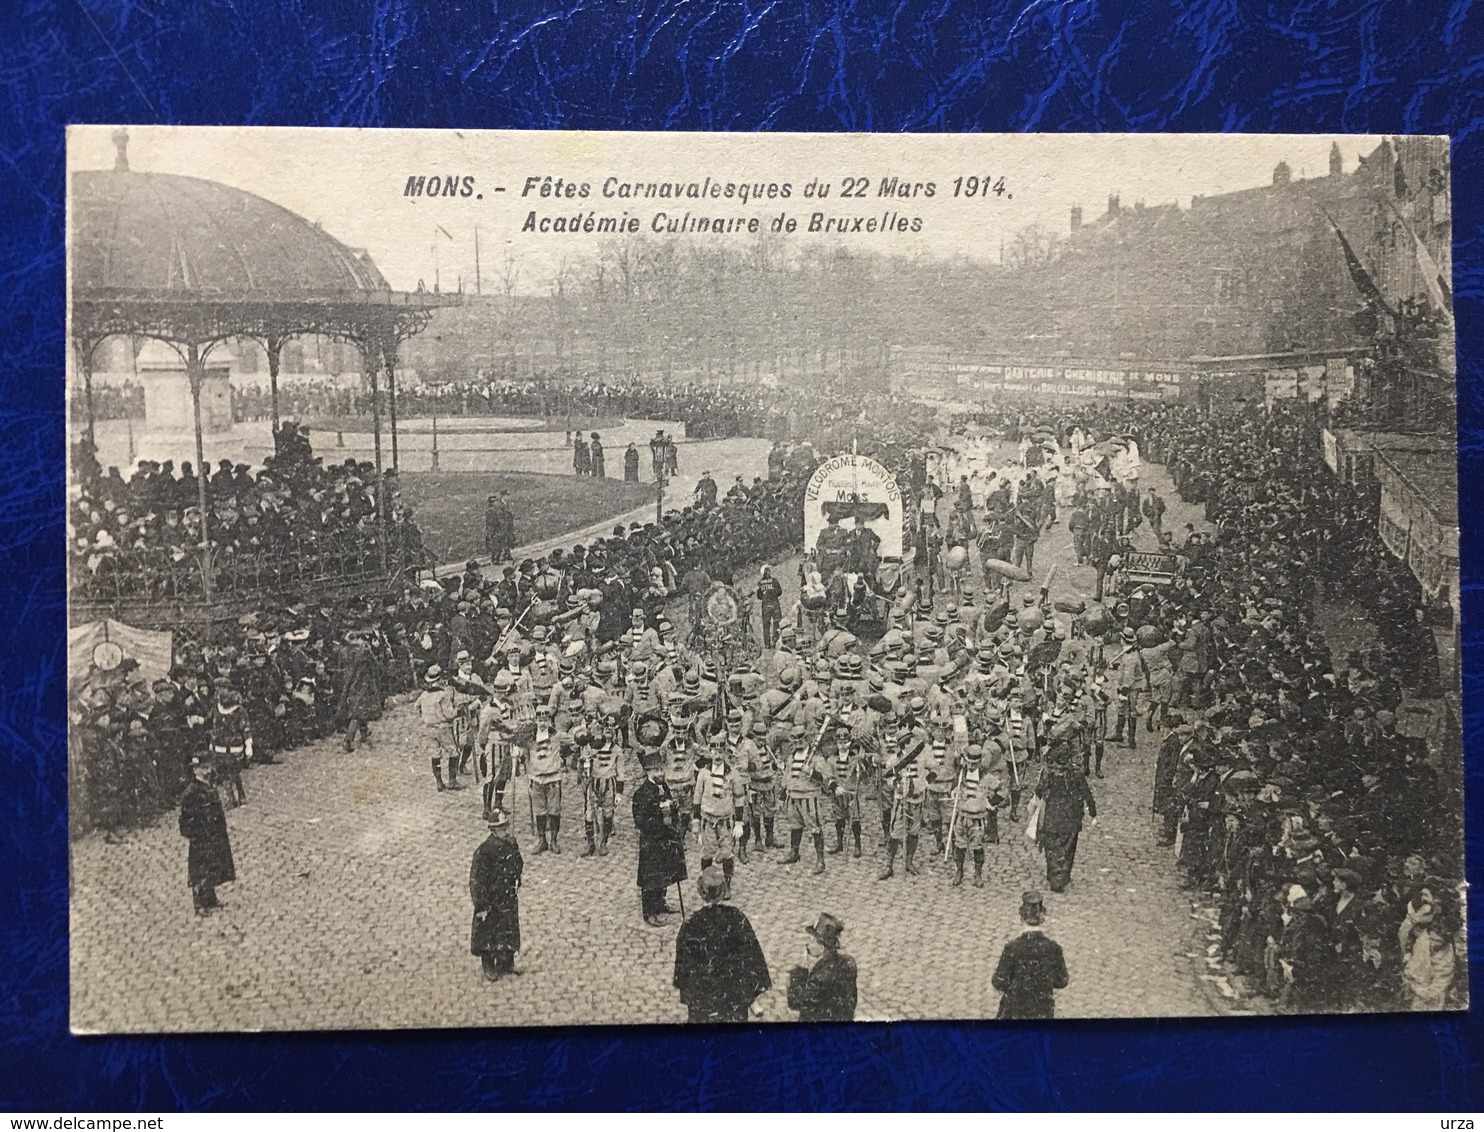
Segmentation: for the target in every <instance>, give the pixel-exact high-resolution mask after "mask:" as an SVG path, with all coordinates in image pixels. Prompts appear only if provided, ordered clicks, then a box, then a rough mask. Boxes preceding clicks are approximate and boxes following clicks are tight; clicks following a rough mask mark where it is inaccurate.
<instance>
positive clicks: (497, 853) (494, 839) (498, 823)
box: [469, 810, 525, 983]
mask: <svg viewBox="0 0 1484 1132" xmlns="http://www.w3.org/2000/svg"><path fill="white" fill-rule="evenodd" d="M485 824H486V825H488V826H489V831H490V832H489V836H488V837H487V838H485V839H484V841H483V842H481V843H480V846H479V848H477V849H475V850H474V859H473V860H472V861H471V862H470V863H469V898H470V899H471V900H472V901H473V903H474V922H473V924H472V926H471V927H470V929H469V952H470V954H473V955H477V956H479V962H480V965H481V966H482V967H483V968H484V977H485V978H486V979H488V980H489V981H490V982H492V983H493V982H496V981H497V980H498V979H499V978H500V977H501V976H503V975H518V974H520V972H519V971H517V970H516V969H515V955H516V952H518V951H519V950H520V891H519V890H520V883H521V874H522V872H524V870H525V859H524V858H523V857H522V856H521V853H520V846H519V845H518V844H516V841H515V833H514V830H513V829H512V828H511V825H510V815H509V814H507V813H506V812H505V811H504V810H496V811H495V812H493V813H492V814H491V815H490V816H489V818H488V819H487V820H486V823H485Z"/></svg>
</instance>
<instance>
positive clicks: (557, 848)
mask: <svg viewBox="0 0 1484 1132" xmlns="http://www.w3.org/2000/svg"><path fill="white" fill-rule="evenodd" d="M552 716H553V712H552V708H551V705H550V704H544V703H538V704H537V705H536V730H535V734H534V736H533V737H532V739H531V746H530V752H529V754H528V755H527V761H526V773H527V775H528V779H527V783H526V785H527V788H528V789H529V791H530V802H531V824H532V825H533V826H534V827H535V830H536V837H537V841H536V850H535V851H536V852H537V853H545V852H546V851H547V850H548V849H549V850H550V851H551V852H553V853H560V852H561V851H562V849H561V845H560V843H559V842H558V840H557V835H558V834H559V833H560V832H561V828H562V777H563V775H564V774H565V772H566V758H565V751H564V750H563V745H564V744H563V735H562V733H560V732H558V731H557V730H556V724H555V721H554V720H553V718H552Z"/></svg>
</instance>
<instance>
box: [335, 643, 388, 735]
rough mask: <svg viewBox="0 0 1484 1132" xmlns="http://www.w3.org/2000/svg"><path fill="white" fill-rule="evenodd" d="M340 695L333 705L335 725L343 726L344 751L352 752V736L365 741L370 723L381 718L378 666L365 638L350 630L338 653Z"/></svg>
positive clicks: (380, 690) (380, 674) (381, 697)
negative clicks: (340, 724) (357, 736)
mask: <svg viewBox="0 0 1484 1132" xmlns="http://www.w3.org/2000/svg"><path fill="white" fill-rule="evenodd" d="M339 667H340V695H339V697H338V698H337V700H336V702H335V721H336V722H337V723H343V724H344V725H345V749H346V750H347V751H350V750H354V748H355V738H356V733H357V732H359V733H360V736H361V738H362V740H365V741H369V740H370V738H371V728H370V727H369V726H368V724H370V723H371V721H372V720H376V719H380V718H381V709H382V704H383V702H384V700H385V696H384V695H383V692H382V673H381V665H380V662H378V661H377V659H376V656H375V654H373V653H372V651H371V649H370V647H369V646H368V645H367V644H366V639H365V636H364V635H363V634H362V633H361V632H359V631H357V630H352V631H350V632H348V633H346V634H345V644H344V645H343V646H341V650H340V666H339Z"/></svg>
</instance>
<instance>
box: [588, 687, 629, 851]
mask: <svg viewBox="0 0 1484 1132" xmlns="http://www.w3.org/2000/svg"><path fill="white" fill-rule="evenodd" d="M592 727H593V728H594V730H593V732H592V733H591V734H590V735H589V737H588V747H587V753H586V754H585V755H584V757H583V759H582V763H581V773H580V780H581V782H582V825H583V835H584V836H585V837H586V839H587V845H586V846H585V847H584V848H583V850H582V855H583V856H584V857H591V856H592V855H593V854H594V852H596V853H597V855H598V856H600V857H606V856H608V840H609V838H611V837H612V836H613V814H614V810H615V809H616V807H617V804H618V796H619V795H620V794H622V793H623V768H622V767H621V766H620V765H619V760H620V755H621V754H622V752H623V748H622V746H620V744H619V742H618V711H617V709H616V708H614V707H613V706H612V705H605V708H604V710H602V711H601V712H600V713H598V714H596V715H595V716H594V717H593V721H592Z"/></svg>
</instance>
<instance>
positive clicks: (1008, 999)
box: [990, 892, 1067, 1019]
mask: <svg viewBox="0 0 1484 1132" xmlns="http://www.w3.org/2000/svg"><path fill="white" fill-rule="evenodd" d="M1045 912H1046V910H1045V906H1044V904H1042V902H1041V894H1040V893H1039V892H1026V893H1023V894H1022V895H1021V897H1020V920H1021V923H1023V924H1024V925H1025V928H1024V930H1022V931H1021V933H1020V934H1019V935H1018V936H1016V937H1015V938H1014V939H1012V940H1011V941H1010V942H1009V943H1007V944H1005V950H1004V951H1002V952H1000V962H999V965H998V966H996V967H995V971H994V975H993V976H992V977H991V978H990V982H991V984H993V986H994V988H995V990H997V991H999V992H1000V995H1001V997H1000V1009H999V1012H998V1013H997V1014H996V1015H995V1017H996V1018H1011V1019H1015V1018H1051V1017H1054V1016H1055V1013H1056V994H1055V992H1056V991H1058V990H1060V989H1061V988H1062V987H1064V986H1066V985H1067V961H1066V958H1065V956H1063V955H1062V951H1061V944H1059V943H1057V942H1056V941H1055V940H1053V939H1051V938H1049V937H1048V936H1047V935H1046V933H1044V932H1043V931H1041V921H1042V919H1043V918H1044V917H1045Z"/></svg>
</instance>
